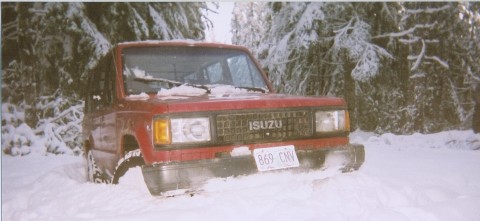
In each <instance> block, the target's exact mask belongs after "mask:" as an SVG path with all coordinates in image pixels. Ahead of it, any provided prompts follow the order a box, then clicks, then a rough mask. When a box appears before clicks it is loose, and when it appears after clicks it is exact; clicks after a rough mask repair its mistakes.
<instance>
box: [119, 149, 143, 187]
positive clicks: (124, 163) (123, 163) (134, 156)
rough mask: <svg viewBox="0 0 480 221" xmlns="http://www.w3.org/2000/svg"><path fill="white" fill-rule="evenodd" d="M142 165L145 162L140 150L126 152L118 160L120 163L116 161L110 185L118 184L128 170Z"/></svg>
mask: <svg viewBox="0 0 480 221" xmlns="http://www.w3.org/2000/svg"><path fill="white" fill-rule="evenodd" d="M143 165H145V161H144V160H143V156H142V152H140V150H132V151H130V152H128V153H127V154H125V156H124V157H123V158H122V159H120V161H118V164H117V168H116V169H115V173H114V174H113V179H112V183H113V184H118V183H119V181H120V178H121V177H123V176H124V175H125V174H126V173H127V171H128V170H130V169H133V168H135V167H141V166H143ZM142 182H143V180H142Z"/></svg>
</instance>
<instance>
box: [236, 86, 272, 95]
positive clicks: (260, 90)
mask: <svg viewBox="0 0 480 221" xmlns="http://www.w3.org/2000/svg"><path fill="white" fill-rule="evenodd" d="M236 88H240V89H245V90H247V91H253V92H262V93H264V94H265V93H267V92H268V90H267V89H265V88H260V87H236Z"/></svg>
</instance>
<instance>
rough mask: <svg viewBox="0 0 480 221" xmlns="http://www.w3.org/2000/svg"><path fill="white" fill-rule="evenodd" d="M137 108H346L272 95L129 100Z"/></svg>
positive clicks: (327, 100)
mask: <svg viewBox="0 0 480 221" xmlns="http://www.w3.org/2000/svg"><path fill="white" fill-rule="evenodd" d="M128 100H131V101H132V102H134V103H135V104H134V105H135V106H136V107H137V108H140V107H141V106H144V105H147V106H149V107H147V108H149V109H150V110H152V109H155V111H154V112H156V113H166V112H169V113H181V112H204V111H222V110H245V109H276V108H298V107H346V103H345V101H344V100H343V99H341V98H335V97H315V96H294V95H285V94H273V93H266V94H264V93H242V94H215V95H212V94H203V95H198V96H180V95H178V96H177V95H175V96H157V95H150V96H148V95H146V96H144V97H143V99H142V98H129V99H128Z"/></svg>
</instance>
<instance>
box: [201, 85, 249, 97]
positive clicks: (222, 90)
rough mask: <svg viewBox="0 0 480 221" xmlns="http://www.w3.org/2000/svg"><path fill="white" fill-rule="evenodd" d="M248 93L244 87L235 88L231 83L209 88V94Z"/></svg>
mask: <svg viewBox="0 0 480 221" xmlns="http://www.w3.org/2000/svg"><path fill="white" fill-rule="evenodd" d="M247 93H250V92H249V91H248V90H246V89H242V88H236V87H234V86H231V85H216V86H214V87H212V88H211V89H210V94H211V95H214V96H216V95H225V94H247Z"/></svg>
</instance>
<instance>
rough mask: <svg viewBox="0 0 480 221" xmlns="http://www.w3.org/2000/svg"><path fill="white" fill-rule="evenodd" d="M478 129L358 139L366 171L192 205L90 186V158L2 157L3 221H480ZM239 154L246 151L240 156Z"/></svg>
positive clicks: (213, 194)
mask: <svg viewBox="0 0 480 221" xmlns="http://www.w3.org/2000/svg"><path fill="white" fill-rule="evenodd" d="M478 138H479V137H478V136H477V135H474V134H473V133H472V132H471V131H448V132H442V133H438V134H431V135H420V134H414V135H411V136H397V135H393V134H383V135H375V134H372V133H364V132H355V133H353V134H352V135H351V140H352V141H354V142H359V143H363V144H364V145H365V147H366V162H365V164H364V165H363V166H362V168H360V170H359V171H357V172H353V173H346V174H342V173H340V172H338V171H335V170H327V171H312V172H307V173H296V174H295V173H291V172H274V173H265V174H256V175H252V176H246V177H238V178H228V179H214V180H211V181H210V182H208V183H207V184H206V185H205V186H204V187H203V192H201V193H199V194H197V195H195V196H193V197H190V196H180V197H174V198H161V197H153V196H151V195H149V194H147V193H146V192H145V189H144V188H142V185H144V183H143V180H141V178H139V177H138V174H139V173H140V171H139V170H134V172H135V171H136V173H137V174H136V175H134V176H128V175H132V174H127V177H126V179H127V180H128V184H127V185H123V184H122V185H106V184H92V183H87V182H86V181H85V180H86V179H85V169H84V160H83V158H81V157H74V156H66V155H59V156H54V155H49V156H39V155H37V154H30V155H28V156H26V157H11V156H3V159H2V172H3V174H2V179H3V180H2V195H3V196H2V220H15V221H17V220H18V221H22V220H73V221H75V220H115V221H117V220H173V219H174V220H198V219H201V220H213V221H215V220H219V221H220V220H221V221H224V220H233V221H236V220H238V221H245V220H275V221H282V220H394V221H395V220H439V221H441V220H446V221H447V220H478V217H480V210H479V209H478V208H479V207H478V205H480V173H479V172H478V171H480V151H474V150H471V148H470V146H469V142H468V140H470V141H472V140H477V141H478V140H479V139H478ZM239 150H240V149H239Z"/></svg>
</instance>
